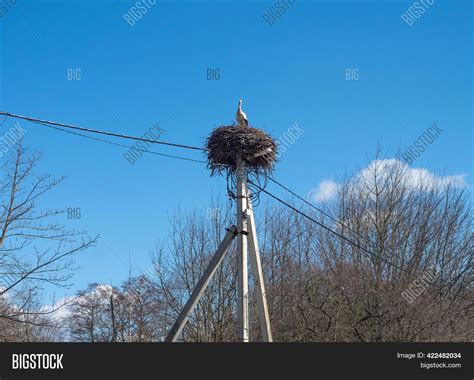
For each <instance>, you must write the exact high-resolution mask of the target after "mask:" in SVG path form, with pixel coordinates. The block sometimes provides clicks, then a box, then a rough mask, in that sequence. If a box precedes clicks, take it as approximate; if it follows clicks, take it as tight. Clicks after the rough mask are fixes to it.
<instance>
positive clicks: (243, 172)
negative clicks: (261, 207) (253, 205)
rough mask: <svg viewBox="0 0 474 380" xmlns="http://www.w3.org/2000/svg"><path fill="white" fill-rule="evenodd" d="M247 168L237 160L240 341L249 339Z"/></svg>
mask: <svg viewBox="0 0 474 380" xmlns="http://www.w3.org/2000/svg"><path fill="white" fill-rule="evenodd" d="M246 212H247V169H246V166H245V162H244V161H243V160H242V159H240V158H239V160H238V161H237V233H238V235H237V257H238V276H237V313H238V325H237V336H238V339H239V341H240V342H248V341H249V311H248V304H249V300H248V298H249V289H248V267H247V265H248V264H247V234H248V232H247V231H248V228H247V214H246Z"/></svg>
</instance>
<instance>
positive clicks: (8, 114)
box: [0, 111, 206, 151]
mask: <svg viewBox="0 0 474 380" xmlns="http://www.w3.org/2000/svg"><path fill="white" fill-rule="evenodd" d="M0 115H5V116H10V117H13V118H16V119H22V120H27V121H31V122H36V123H43V124H48V125H55V126H58V127H63V128H69V129H75V130H79V131H84V132H89V133H97V134H101V135H106V136H112V137H119V138H123V139H130V140H137V141H143V142H148V143H151V144H161V145H168V146H174V147H177V148H186V149H193V150H201V151H206V149H205V148H200V147H197V146H191V145H183V144H175V143H170V142H165V141H158V140H150V139H145V138H143V137H136V136H127V135H121V134H119V133H114V132H107V131H100V130H97V129H89V128H82V127H77V126H74V125H69V124H63V123H57V122H54V121H48V120H41V119H36V118H33V117H29V116H20V115H15V114H12V113H9V112H3V111H0Z"/></svg>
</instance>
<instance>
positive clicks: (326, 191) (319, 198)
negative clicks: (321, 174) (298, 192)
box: [308, 180, 339, 202]
mask: <svg viewBox="0 0 474 380" xmlns="http://www.w3.org/2000/svg"><path fill="white" fill-rule="evenodd" d="M338 187H339V186H338V184H337V183H336V182H334V181H331V180H325V181H322V182H321V183H320V184H319V186H318V187H317V188H316V189H313V190H311V191H310V192H309V195H308V197H309V199H310V201H314V202H328V201H330V200H331V199H333V198H335V197H336V195H337V190H338Z"/></svg>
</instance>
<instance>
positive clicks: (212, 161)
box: [206, 125, 277, 176]
mask: <svg viewBox="0 0 474 380" xmlns="http://www.w3.org/2000/svg"><path fill="white" fill-rule="evenodd" d="M206 148H207V159H208V164H207V166H208V168H209V169H210V170H211V176H213V175H216V174H222V173H223V172H225V173H233V172H235V171H236V169H237V159H238V158H239V157H241V158H242V159H243V160H244V162H245V163H246V166H247V169H248V171H249V172H254V173H256V174H268V173H269V172H271V171H272V170H273V166H274V164H275V161H276V154H277V145H276V143H275V140H273V138H272V137H271V136H269V135H268V134H267V133H266V132H264V131H262V130H260V129H256V128H251V127H241V126H239V125H229V126H221V127H218V128H216V129H214V130H213V131H212V133H211V134H210V135H209V137H208V138H207V140H206ZM256 155H257V157H255V156H256Z"/></svg>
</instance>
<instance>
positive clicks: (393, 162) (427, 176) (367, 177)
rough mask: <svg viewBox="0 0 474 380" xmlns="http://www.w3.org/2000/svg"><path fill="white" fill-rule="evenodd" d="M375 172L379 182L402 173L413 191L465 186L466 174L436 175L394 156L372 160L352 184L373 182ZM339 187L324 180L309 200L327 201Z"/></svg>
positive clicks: (362, 186) (369, 183)
mask: <svg viewBox="0 0 474 380" xmlns="http://www.w3.org/2000/svg"><path fill="white" fill-rule="evenodd" d="M375 172H376V173H377V181H381V182H380V183H382V182H383V181H385V180H387V179H388V176H389V175H390V173H394V172H401V173H404V178H405V180H406V186H408V187H409V188H411V189H412V190H415V191H416V190H421V189H424V190H435V189H442V188H443V187H446V186H448V185H449V186H452V187H457V188H463V187H467V183H466V179H465V177H466V174H457V175H448V176H438V175H436V174H434V173H432V172H430V171H429V170H427V169H424V168H412V167H410V166H408V165H407V164H406V163H404V162H402V161H400V160H397V159H395V158H390V159H383V160H374V161H372V162H371V163H370V164H369V165H368V166H367V167H366V168H364V169H363V170H361V171H360V172H358V173H357V174H356V175H355V176H354V177H353V179H352V184H353V185H354V186H361V189H363V188H364V186H365V185H371V184H373V183H374V178H375V177H374V173H375ZM339 187H340V185H339V184H337V183H336V182H334V181H332V180H324V181H322V182H321V183H320V184H319V185H318V187H316V188H315V189H312V190H310V192H309V195H308V197H309V199H310V201H314V202H327V201H330V200H332V199H334V198H335V197H336V195H337V191H338V189H339Z"/></svg>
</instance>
